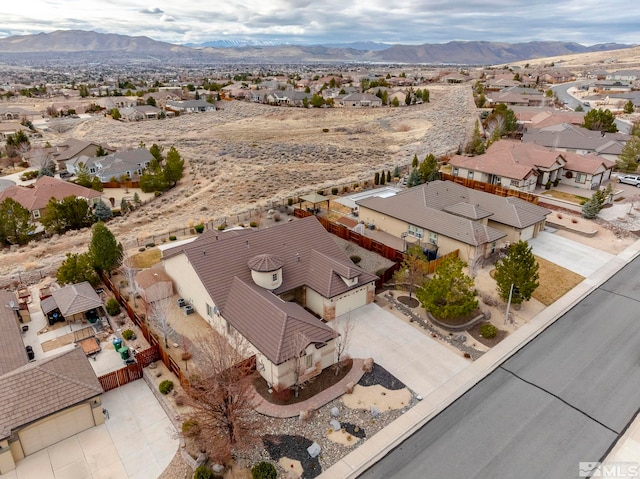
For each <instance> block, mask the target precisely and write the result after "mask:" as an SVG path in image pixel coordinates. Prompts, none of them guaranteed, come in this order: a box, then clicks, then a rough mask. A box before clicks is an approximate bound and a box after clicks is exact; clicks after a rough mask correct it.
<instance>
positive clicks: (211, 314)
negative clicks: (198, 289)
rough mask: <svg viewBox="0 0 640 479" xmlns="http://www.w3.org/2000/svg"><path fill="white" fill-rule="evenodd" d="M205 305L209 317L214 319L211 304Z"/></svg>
mask: <svg viewBox="0 0 640 479" xmlns="http://www.w3.org/2000/svg"><path fill="white" fill-rule="evenodd" d="M205 304H206V305H207V316H209V317H210V318H213V308H212V307H211V305H210V304H209V303H205Z"/></svg>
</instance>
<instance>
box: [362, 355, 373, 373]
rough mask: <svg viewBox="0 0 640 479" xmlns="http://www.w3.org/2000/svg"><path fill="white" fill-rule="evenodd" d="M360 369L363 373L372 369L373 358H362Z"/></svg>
mask: <svg viewBox="0 0 640 479" xmlns="http://www.w3.org/2000/svg"><path fill="white" fill-rule="evenodd" d="M362 370H363V371H364V372H365V373H370V372H371V371H373V358H367V359H365V360H364V363H363V364H362Z"/></svg>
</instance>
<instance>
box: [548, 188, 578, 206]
mask: <svg viewBox="0 0 640 479" xmlns="http://www.w3.org/2000/svg"><path fill="white" fill-rule="evenodd" d="M542 194H543V195H547V196H553V197H554V198H557V199H559V200H565V201H571V202H572V203H575V204H577V205H579V204H581V203H582V202H583V201H587V200H588V199H589V198H587V197H586V196H578V195H574V194H572V193H565V192H564V191H557V190H548V191H545V192H544V193H542Z"/></svg>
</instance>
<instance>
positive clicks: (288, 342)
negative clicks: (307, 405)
mask: <svg viewBox="0 0 640 479" xmlns="http://www.w3.org/2000/svg"><path fill="white" fill-rule="evenodd" d="M250 281H251V280H250ZM223 316H224V318H225V319H226V320H227V321H229V323H231V324H232V325H233V327H234V328H236V329H237V330H238V332H239V333H240V334H242V335H243V336H244V337H245V338H246V339H247V340H248V341H249V342H250V343H251V344H253V345H254V346H255V347H256V348H257V349H258V350H259V351H260V352H262V354H264V355H265V356H266V357H267V358H268V359H269V361H271V362H272V363H274V364H281V363H283V362H285V361H287V360H288V359H290V358H292V357H293V356H294V355H295V354H296V351H294V346H301V347H302V348H306V347H307V346H308V345H309V344H312V343H316V344H318V343H320V344H321V343H325V342H327V341H329V340H330V339H332V338H333V337H334V334H335V333H334V331H333V329H332V328H330V327H329V326H327V325H326V324H324V323H323V322H322V321H320V320H319V319H317V318H316V317H315V316H313V315H312V314H310V313H309V312H307V311H306V310H305V309H304V308H303V307H301V306H300V305H299V304H297V303H294V302H288V301H283V300H282V299H280V298H279V297H278V296H276V295H274V294H272V293H270V292H269V291H267V290H265V289H263V288H260V287H259V286H256V285H254V284H251V283H248V282H246V281H243V280H241V279H239V278H238V277H234V278H233V280H232V283H231V288H230V290H229V295H228V296H227V301H226V303H225V307H224V311H223ZM298 333H300V334H302V335H303V336H304V338H305V341H304V344H296V338H297V336H298ZM299 352H300V351H298V353H299Z"/></svg>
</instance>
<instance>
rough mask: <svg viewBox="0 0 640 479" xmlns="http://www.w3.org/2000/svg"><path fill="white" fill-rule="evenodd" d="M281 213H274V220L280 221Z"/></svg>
mask: <svg viewBox="0 0 640 479" xmlns="http://www.w3.org/2000/svg"><path fill="white" fill-rule="evenodd" d="M280 219H281V218H280V213H278V212H277V211H276V212H275V213H274V214H273V221H280Z"/></svg>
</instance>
